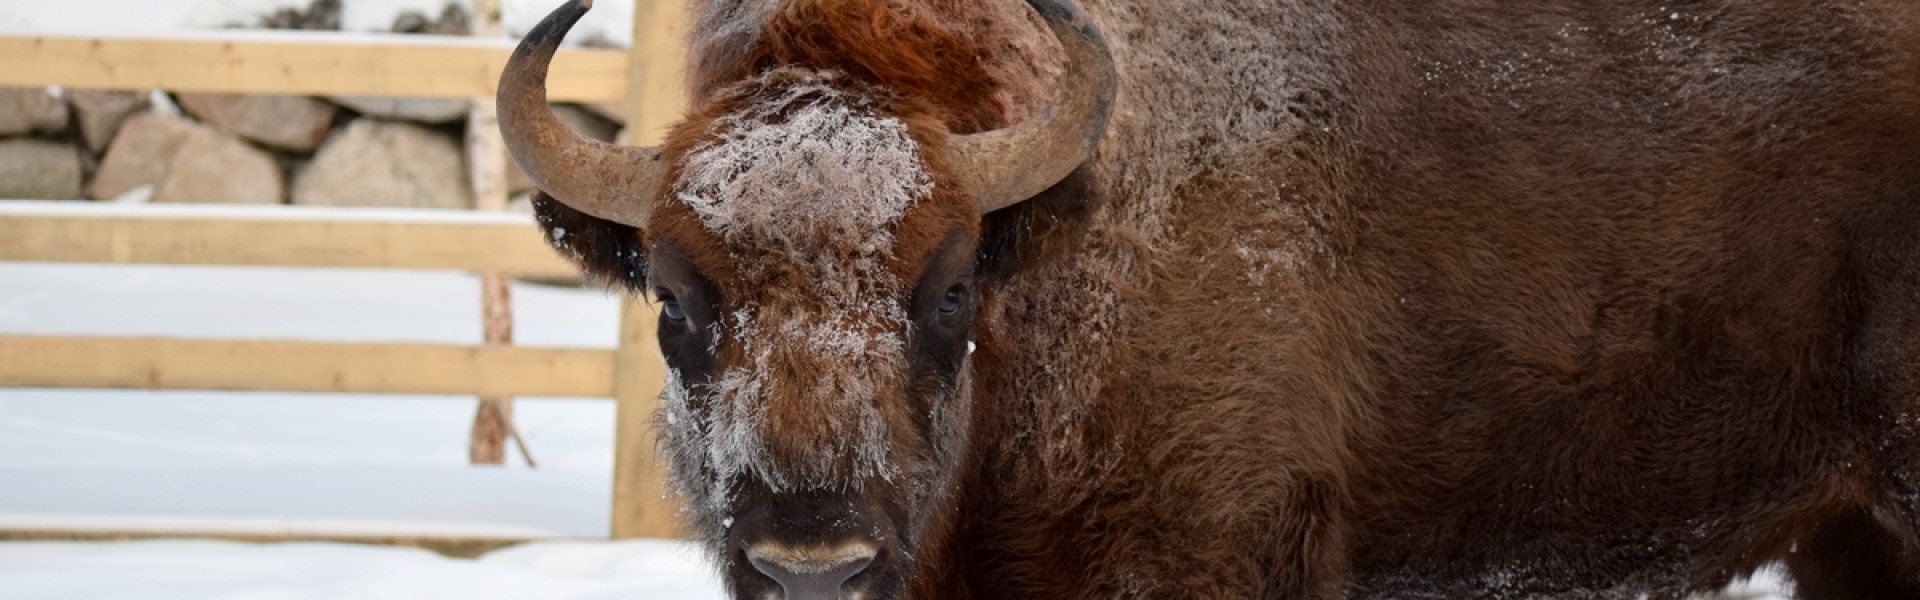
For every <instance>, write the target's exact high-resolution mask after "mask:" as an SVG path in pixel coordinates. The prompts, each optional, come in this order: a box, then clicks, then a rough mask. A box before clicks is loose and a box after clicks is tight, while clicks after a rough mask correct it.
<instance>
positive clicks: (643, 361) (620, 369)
mask: <svg viewBox="0 0 1920 600" xmlns="http://www.w3.org/2000/svg"><path fill="white" fill-rule="evenodd" d="M624 300H625V301H624V302H623V303H622V304H621V307H620V349H619V350H618V351H617V352H616V353H615V354H614V359H613V360H614V379H613V400H614V412H613V452H614V454H613V515H612V525H613V532H612V533H613V538H614V539H623V538H636V537H648V538H672V537H681V536H680V534H679V531H678V530H679V527H678V526H677V523H678V515H679V513H680V499H679V498H678V497H676V496H674V495H673V493H672V490H671V489H670V488H669V487H667V467H666V460H665V459H664V458H663V457H662V456H661V455H660V448H659V442H658V440H659V438H658V436H656V435H655V431H654V421H653V417H654V414H655V413H658V412H659V411H660V390H661V387H662V386H663V384H664V382H665V381H666V364H665V363H664V362H662V361H661V359H660V350H659V346H658V340H657V338H656V337H655V330H656V328H657V326H658V324H659V312H658V311H657V309H655V308H654V306H653V303H651V302H645V301H642V300H641V299H640V298H637V297H634V296H631V295H629V296H627V297H626V298H625V299H624Z"/></svg>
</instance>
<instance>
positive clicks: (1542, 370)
mask: <svg viewBox="0 0 1920 600" xmlns="http://www.w3.org/2000/svg"><path fill="white" fill-rule="evenodd" d="M1086 1H1087V2H1088V6H1087V7H1086V9H1085V10H1086V12H1085V13H1083V12H1082V9H1081V8H1079V7H1076V6H1074V5H1073V4H1071V2H1070V0H1027V2H1026V3H1025V4H1022V3H1019V2H1015V1H1013V0H695V1H694V2H693V8H694V11H695V12H694V15H695V20H694V26H693V28H692V29H693V33H692V37H691V39H690V40H689V45H688V48H689V49H690V54H691V60H690V63H689V74H688V75H689V77H688V80H689V82H690V86H689V87H690V89H689V93H690V94H691V99H692V105H691V106H692V109H691V111H690V112H689V114H687V115H686V118H685V120H684V121H682V122H680V123H679V125H678V126H677V127H675V128H674V129H673V131H672V133H671V135H670V137H669V138H668V140H667V141H666V143H665V145H664V146H662V147H659V148H630V147H615V146H609V145H605V144H599V143H595V142H592V141H589V140H586V139H583V138H580V137H578V136H575V135H573V134H572V133H571V132H568V131H567V130H566V129H565V128H564V127H563V126H561V125H560V124H559V123H558V122H557V121H556V120H555V119H554V118H553V117H552V116H551V114H550V113H549V112H548V110H547V109H546V107H545V105H544V101H545V92H544V90H543V85H544V84H543V80H544V77H545V72H546V64H547V62H548V60H549V58H550V57H551V54H552V52H553V50H554V48H555V46H556V45H557V44H558V42H559V39H560V37H561V35H562V34H563V33H564V32H565V31H566V30H567V28H568V27H570V26H571V24H572V23H573V22H574V21H575V20H576V19H578V18H579V16H580V15H581V14H582V13H583V12H584V11H585V10H586V8H587V6H586V5H587V4H588V3H587V2H585V1H584V0H574V1H572V2H570V3H568V4H567V5H565V6H563V7H561V8H560V9H558V10H557V11H555V12H554V13H553V14H552V15H551V16H549V17H548V18H547V20H546V21H544V22H542V23H541V25H540V26H539V27H538V28H537V29H535V30H534V31H533V32H532V33H531V34H530V35H529V36H528V37H527V40H526V41H525V42H524V43H523V44H522V46H521V47H520V49H519V51H518V52H516V53H515V55H514V57H513V61H512V64H511V65H510V66H509V67H508V72H507V73H506V75H505V76H504V78H503V80H502V83H501V88H500V97H499V102H500V107H501V110H500V114H501V123H502V128H503V129H504V131H505V133H506V135H507V139H508V144H509V147H510V148H511V150H512V152H513V154H514V156H515V157H516V159H518V160H519V161H520V163H521V164H522V165H523V166H524V167H526V170H527V172H528V173H529V174H530V175H531V176H532V178H533V180H534V181H535V182H536V183H537V184H538V185H539V187H540V189H541V190H544V193H543V194H542V195H541V196H540V197H539V199H538V200H537V202H536V205H537V208H538V211H539V215H540V218H541V220H542V221H543V223H545V224H546V226H547V227H548V231H549V237H550V239H551V241H552V242H553V243H554V244H555V245H556V246H559V247H560V248H561V249H562V250H563V251H564V253H566V254H567V255H568V256H570V257H573V258H574V259H576V260H577V261H579V263H580V264H581V266H582V267H583V268H584V269H585V270H586V271H587V272H589V273H591V274H594V275H597V276H599V277H602V278H604V279H607V280H610V281H612V282H614V283H616V284H620V285H625V286H629V287H632V288H634V289H638V290H649V291H651V292H653V293H654V294H655V295H656V297H657V298H658V299H659V301H660V303H661V307H662V308H661V316H660V333H659V336H660V346H661V349H662V351H663V353H664V354H665V356H666V360H667V364H668V366H669V367H670V373H671V375H670V377H669V382H668V388H667V391H666V395H665V398H666V408H665V410H664V412H663V414H662V415H661V419H660V423H659V426H660V428H661V431H662V437H663V439H664V445H665V448H664V451H665V452H666V454H667V455H668V457H669V460H670V464H671V470H672V474H673V480H674V482H675V484H676V485H677V487H678V489H679V490H680V491H681V492H682V493H684V494H685V495H686V496H687V497H688V498H689V499H690V500H691V505H690V506H689V507H688V510H687V513H686V518H687V522H688V523H689V524H690V526H691V528H692V530H693V531H695V532H697V534H698V535H699V537H700V539H702V540H703V541H704V542H705V544H706V547H707V548H708V549H709V550H710V551H711V552H712V555H713V557H714V558H715V559H716V561H717V563H718V564H719V565H720V568H721V569H722V570H723V571H724V576H725V579H726V582H727V585H728V586H729V588H730V589H731V591H732V592H733V593H734V594H735V595H736V596H737V597H740V598H780V597H784V598H792V599H799V598H835V597H843V598H892V597H915V598H935V597H938V598H1022V597H1044V598H1068V597H1073V598H1082V597H1084V598H1114V597H1194V598H1253V597H1261V598H1340V597H1347V598H1442V597H1444V598H1521V597H1560V598H1635V597H1653V598H1676V597H1679V596H1681V595H1683V594H1687V593H1692V592H1699V591H1703V590H1712V589H1715V588H1717V587H1719V586H1722V585H1724V584H1725V583H1726V582H1727V581H1728V580H1729V579H1731V578H1734V577H1737V576H1740V575H1743V574H1746V573H1749V572H1750V571H1752V570H1753V569H1755V568H1756V567H1757V566H1759V565H1762V564H1764V563H1767V562H1769V561H1775V560H1784V561H1785V562H1786V564H1787V565H1788V567H1789V569H1790V571H1791V573H1792V575H1793V577H1794V579H1795V580H1796V581H1797V582H1798V586H1799V588H1798V590H1799V593H1800V594H1801V595H1802V596H1803V597H1806V598H1815V599H1837V598H1920V387H1917V382H1916V377H1917V376H1920V56H1917V55H1916V53H1920V3H1916V2H1913V1H1912V0H1865V1H1852V0H1848V1H1838V0H1828V1H1816V0H1802V1H1792V2H1789V1H1785V0H1777V1H1776V0H1744V1H1733V0H1658V1H1656V0H1624V1H1620V2H1588V1H1578V0H1542V1H1540V2H1525V3H1522V2H1494V1H1488V0H1431V1H1418V2H1405V1H1380V0H1354V1H1348V2H1333V1H1328V0H1265V1H1257V0H1242V1H1227V0H1215V1H1202V0H1086ZM1029 5H1030V7H1029ZM1103 32H1104V36H1105V37H1103Z"/></svg>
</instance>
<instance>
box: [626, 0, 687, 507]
mask: <svg viewBox="0 0 1920 600" xmlns="http://www.w3.org/2000/svg"><path fill="white" fill-rule="evenodd" d="M686 28H687V25H686V2H684V0H634V3H633V47H632V48H630V49H629V50H628V51H629V52H630V54H629V55H628V59H627V64H628V68H629V69H630V70H629V74H628V76H627V82H628V89H627V98H626V100H627V130H626V133H625V138H626V139H625V140H623V141H624V142H626V143H627V144H633V145H652V144H658V143H660V140H661V138H662V137H664V136H665V134H666V130H667V127H668V126H670V125H672V124H673V123H674V122H675V121H678V120H679V119H680V118H681V116H682V115H683V114H684V113H685V112H686V94H687V92H686V83H685V75H684V73H683V69H684V67H683V62H684V59H683V55H682V46H683V45H684V44H685V41H686V39H687V32H686ZM658 319H659V314H658V310H657V309H655V308H654V306H653V304H652V303H651V302H645V301H642V299H641V298H640V297H636V296H631V295H629V296H628V297H627V298H626V302H625V303H624V304H622V305H621V309H620V350H619V352H618V354H617V355H616V356H615V357H614V384H613V389H614V403H615V407H616V408H615V409H614V429H613V450H614V457H613V515H612V525H613V532H612V533H613V537H614V538H616V539H618V538H635V537H653V538H671V537H682V534H681V533H680V531H679V527H678V515H679V513H680V506H681V504H682V501H681V499H680V498H679V497H677V496H675V495H674V494H673V492H672V490H671V488H670V487H668V486H667V480H666V477H667V469H666V461H665V459H664V458H663V457H661V455H660V449H659V447H658V439H659V438H658V436H657V435H656V432H655V430H654V423H653V416H654V414H655V413H657V412H659V410H660V392H661V389H662V388H663V387H664V386H665V383H666V364H665V362H664V361H662V359H661V357H660V347H659V341H658V338H657V337H656V336H655V334H654V329H655V326H656V325H657V324H658Z"/></svg>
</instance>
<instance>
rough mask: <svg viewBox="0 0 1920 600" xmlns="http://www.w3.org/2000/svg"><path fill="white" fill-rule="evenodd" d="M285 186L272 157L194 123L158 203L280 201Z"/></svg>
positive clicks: (159, 192)
mask: <svg viewBox="0 0 1920 600" xmlns="http://www.w3.org/2000/svg"><path fill="white" fill-rule="evenodd" d="M286 187H287V186H286V182H285V181H284V180H283V179H282V178H281V176H280V164H279V163H277V162H274V160H273V156H272V155H270V154H267V153H266V152H265V151H262V150H260V149H258V148H254V147H253V146H249V145H247V143H246V142H243V141H240V139H239V138H236V137H234V136H233V135H232V134H229V133H226V132H222V131H215V130H213V129H209V128H206V127H201V126H195V127H193V128H192V129H191V130H190V131H189V132H188V133H187V136H186V139H185V140H184V141H183V142H182V143H181V144H180V147H179V150H178V151H176V152H174V155H173V160H172V161H171V162H169V163H168V165H167V175H166V177H165V178H164V179H161V180H160V186H159V187H158V188H157V189H155V190H154V191H153V201H154V202H195V203H209V204H279V203H280V202H281V200H282V199H283V198H285V197H286Z"/></svg>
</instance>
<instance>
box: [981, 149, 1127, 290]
mask: <svg viewBox="0 0 1920 600" xmlns="http://www.w3.org/2000/svg"><path fill="white" fill-rule="evenodd" d="M1098 205H1099V199H1098V198H1097V193H1096V192H1094V186H1093V176H1092V175H1090V174H1088V173H1087V169H1086V167H1081V168H1079V169H1075V170H1074V171H1073V173H1071V174H1069V175H1067V177H1066V178H1065V179H1062V180H1060V182H1059V183H1056V184H1054V185H1053V187H1050V188H1047V191H1044V192H1040V195H1038V196H1034V197H1033V198H1030V199H1028V200H1026V201H1025V202H1020V203H1018V204H1014V205H1012V206H1008V207H1006V208H1003V209H1000V210H996V211H993V212H990V213H987V215H986V216H985V217H982V218H981V220H980V252H979V257H980V258H979V263H978V265H977V267H976V269H975V271H974V272H975V273H976V274H977V276H978V277H979V279H980V282H981V283H983V284H985V285H998V284H1001V283H1005V282H1007V281H1008V280H1011V279H1013V278H1014V277H1015V276H1017V275H1019V274H1020V273H1021V272H1022V271H1025V270H1027V269H1029V268H1032V267H1034V266H1036V265H1040V264H1044V263H1046V262H1047V261H1049V260H1052V259H1054V258H1055V257H1057V256H1058V255H1060V254H1062V253H1064V252H1065V251H1066V250H1068V249H1069V248H1071V247H1072V246H1073V245H1074V243H1075V240H1078V239H1080V238H1081V237H1083V235H1084V234H1085V233H1086V230H1087V224H1088V223H1089V222H1090V220H1091V217H1092V215H1093V212H1094V209H1095V208H1097V207H1098Z"/></svg>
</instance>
